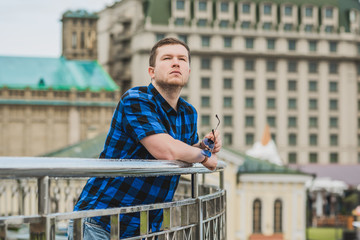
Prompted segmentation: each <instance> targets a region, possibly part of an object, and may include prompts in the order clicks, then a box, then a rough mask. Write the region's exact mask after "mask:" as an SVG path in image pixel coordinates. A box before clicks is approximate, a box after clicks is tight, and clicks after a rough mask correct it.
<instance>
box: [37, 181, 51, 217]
mask: <svg viewBox="0 0 360 240" xmlns="http://www.w3.org/2000/svg"><path fill="white" fill-rule="evenodd" d="M37 181H38V212H39V214H40V215H41V214H49V213H50V211H49V209H50V208H49V206H50V193H49V176H44V177H41V178H38V180H37Z"/></svg>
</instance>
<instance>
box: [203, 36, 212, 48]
mask: <svg viewBox="0 0 360 240" xmlns="http://www.w3.org/2000/svg"><path fill="white" fill-rule="evenodd" d="M201 46H202V47H210V37H209V36H201Z"/></svg>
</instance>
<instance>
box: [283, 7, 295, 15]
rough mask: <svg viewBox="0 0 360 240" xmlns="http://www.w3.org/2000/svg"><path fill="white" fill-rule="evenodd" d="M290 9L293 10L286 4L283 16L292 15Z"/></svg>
mask: <svg viewBox="0 0 360 240" xmlns="http://www.w3.org/2000/svg"><path fill="white" fill-rule="evenodd" d="M292 10H293V8H292V6H290V5H286V6H285V8H284V14H285V16H292Z"/></svg>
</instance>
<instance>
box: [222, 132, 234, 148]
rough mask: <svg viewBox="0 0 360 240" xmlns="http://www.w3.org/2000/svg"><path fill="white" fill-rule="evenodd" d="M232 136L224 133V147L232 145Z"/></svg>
mask: <svg viewBox="0 0 360 240" xmlns="http://www.w3.org/2000/svg"><path fill="white" fill-rule="evenodd" d="M232 142H233V140H232V134H231V133H225V134H224V145H225V146H229V145H232Z"/></svg>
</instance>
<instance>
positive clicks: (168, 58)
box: [149, 44, 190, 87]
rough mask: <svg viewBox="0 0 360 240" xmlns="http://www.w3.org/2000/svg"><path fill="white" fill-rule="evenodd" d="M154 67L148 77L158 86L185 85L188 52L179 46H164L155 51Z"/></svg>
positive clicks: (186, 80)
mask: <svg viewBox="0 0 360 240" xmlns="http://www.w3.org/2000/svg"><path fill="white" fill-rule="evenodd" d="M156 52H157V55H156V59H155V66H154V67H149V75H150V77H151V78H152V79H154V81H155V82H156V84H158V85H159V86H174V87H175V86H179V87H183V86H185V85H186V83H187V82H188V79H189V75H190V65H189V57H188V51H187V50H186V48H185V47H184V46H182V45H180V44H176V45H164V46H161V47H159V48H158V49H157V50H156Z"/></svg>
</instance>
